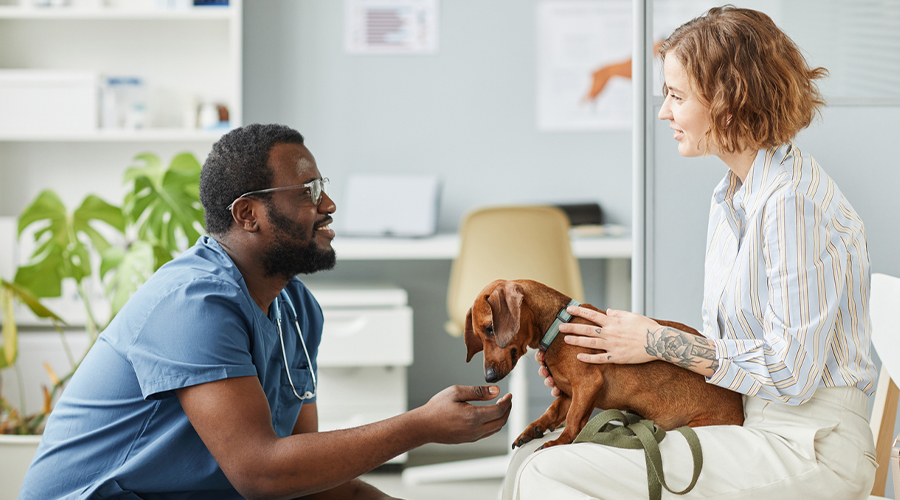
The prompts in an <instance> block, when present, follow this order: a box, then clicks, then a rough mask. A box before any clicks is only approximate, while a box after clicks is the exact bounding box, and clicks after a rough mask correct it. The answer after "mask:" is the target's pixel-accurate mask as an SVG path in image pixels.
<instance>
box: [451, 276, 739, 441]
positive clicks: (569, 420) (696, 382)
mask: <svg viewBox="0 0 900 500" xmlns="http://www.w3.org/2000/svg"><path fill="white" fill-rule="evenodd" d="M569 301H570V298H569V297H566V296H565V295H563V294H562V293H560V292H558V291H556V290H554V289H552V288H550V287H548V286H546V285H544V284H541V283H538V282H537V281H531V280H515V281H505V280H497V281H494V282H492V283H491V284H490V285H488V286H486V287H485V288H484V289H483V290H482V291H481V293H480V294H479V295H478V298H477V299H475V304H474V305H473V306H472V308H471V309H469V313H468V314H467V315H466V333H465V340H466V348H467V349H468V356H467V358H466V362H469V361H471V360H472V356H474V355H475V353H477V352H479V351H482V350H484V378H485V380H487V381H488V382H491V383H493V382H497V381H499V380H501V379H503V378H504V377H506V376H507V375H508V374H509V372H510V371H512V369H513V367H514V366H515V365H516V361H518V359H519V358H520V357H522V356H523V355H525V353H526V351H527V350H528V348H529V347H530V348H532V349H537V348H539V346H540V342H541V339H542V338H543V336H544V334H545V332H546V331H547V330H548V328H550V326H551V324H552V323H553V321H554V320H555V319H556V316H557V314H558V313H559V312H560V310H562V309H564V308H565V307H566V306H567V305H568V303H569ZM581 306H582V307H586V308H589V309H593V310H595V311H600V310H599V309H597V308H596V307H594V306H592V305H590V304H582V305H581ZM600 312H603V311H600ZM571 322H573V323H588V322H587V321H586V320H584V319H582V318H579V317H575V316H573V317H572V319H571ZM657 322H658V323H659V324H660V325H663V326H670V327H672V328H676V329H678V330H681V331H684V332H689V333H692V334H694V335H700V333H699V332H697V331H696V330H694V329H693V328H691V327H689V326H685V325H682V324H680V323H674V322H671V321H658V320H657ZM578 352H590V353H592V354H595V353H597V352H600V351H597V350H594V349H587V348H583V347H578V346H573V345H570V344H567V343H565V342H564V341H563V340H562V339H561V338H559V339H556V341H555V342H552V343H551V344H550V346H549V348H547V351H546V352H545V353H544V363H545V364H546V365H547V368H548V369H549V370H550V373H551V374H552V375H553V381H554V383H555V384H556V387H557V388H559V390H560V391H561V392H562V395H560V397H559V398H557V399H556V401H554V402H553V403H552V404H551V405H550V407H549V408H547V411H546V412H544V414H543V415H542V416H541V417H540V418H538V419H537V420H535V421H534V422H532V423H531V424H530V425H529V426H528V428H527V429H526V430H525V432H523V433H522V434H520V435H519V437H518V438H517V439H516V441H515V442H514V443H513V448H515V447H516V446H521V445H523V444H525V443H527V442H528V441H531V440H532V439H534V438H538V437H541V436H543V435H544V432H546V431H552V430H553V429H555V428H556V427H558V426H559V425H560V424H562V423H563V422H564V421H565V423H566V429H565V431H563V433H562V434H561V435H560V437H559V438H558V439H556V440H554V441H549V442H547V443H546V444H544V446H543V447H542V448H546V447H549V446H555V445H558V444H569V443H571V442H572V441H574V440H575V437H576V436H578V433H579V432H580V431H581V429H582V428H584V426H585V424H587V422H588V420H589V419H590V417H591V412H592V411H593V410H594V408H601V409H604V410H609V409H617V410H624V411H629V412H632V413H637V414H638V415H641V416H643V417H644V418H646V419H649V420H653V421H654V422H656V424H657V425H658V426H660V427H662V428H663V429H665V430H672V429H675V428H677V427H681V426H684V425H687V426H690V427H701V426H705V425H741V424H743V422H744V407H743V402H742V399H741V395H740V394H738V393H736V392H732V391H729V390H727V389H723V388H721V387H718V386H715V385H712V384H708V383H707V382H706V380H705V379H704V377H703V376H702V375H700V374H697V373H694V372H691V371H689V370H686V369H684V368H681V367H679V366H676V365H673V364H672V363H668V362H666V361H651V362H649V363H643V364H637V365H634V364H630V365H626V364H622V365H618V364H589V363H584V362H581V361H578V360H577V359H576V358H575V355H576V353H578Z"/></svg>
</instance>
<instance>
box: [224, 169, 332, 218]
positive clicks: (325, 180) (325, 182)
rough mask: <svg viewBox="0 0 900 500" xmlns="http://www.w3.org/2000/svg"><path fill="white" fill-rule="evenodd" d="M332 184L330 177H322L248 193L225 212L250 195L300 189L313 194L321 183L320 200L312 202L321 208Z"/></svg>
mask: <svg viewBox="0 0 900 500" xmlns="http://www.w3.org/2000/svg"><path fill="white" fill-rule="evenodd" d="M330 182H331V180H330V179H329V178H328V177H322V178H321V179H313V180H311V181H309V182H307V183H306V184H298V185H296V186H284V187H274V188H268V189H258V190H256V191H248V192H246V193H244V194H242V195H240V196H238V197H237V198H235V199H234V201H232V202H231V203H230V204H228V206H227V207H225V210H228V211H229V212H230V211H231V209H232V207H234V204H235V203H237V201H238V200H240V199H241V198H246V197H248V196H250V195H254V194H263V193H274V192H275V191H287V190H289V189H300V188H306V189H309V192H310V194H312V187H313V186H314V185H315V184H316V183H320V184H321V185H322V189H320V190H319V196H318V198H319V199H318V200H312V202H313V205H314V206H319V203H322V195H323V194H325V186H327V185H328V184H329V183H330Z"/></svg>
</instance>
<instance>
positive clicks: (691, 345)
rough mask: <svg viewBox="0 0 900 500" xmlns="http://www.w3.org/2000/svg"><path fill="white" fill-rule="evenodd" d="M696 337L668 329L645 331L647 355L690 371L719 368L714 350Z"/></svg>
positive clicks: (702, 339)
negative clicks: (701, 368) (692, 369)
mask: <svg viewBox="0 0 900 500" xmlns="http://www.w3.org/2000/svg"><path fill="white" fill-rule="evenodd" d="M705 340H706V339H705V338H704V337H698V336H696V335H691V334H689V333H685V332H682V331H681V330H676V329H674V328H670V327H663V328H660V329H659V330H656V331H655V332H654V331H651V330H647V346H646V349H647V354H649V355H650V356H653V357H655V358H659V359H662V360H664V361H668V362H670V363H673V364H675V365H678V366H680V367H682V368H687V369H688V370H690V369H691V368H695V367H705V368H709V369H711V370H712V371H716V370H717V369H718V368H719V360H717V359H716V350H715V348H713V347H710V346H709V345H708V344H707V343H706V342H705Z"/></svg>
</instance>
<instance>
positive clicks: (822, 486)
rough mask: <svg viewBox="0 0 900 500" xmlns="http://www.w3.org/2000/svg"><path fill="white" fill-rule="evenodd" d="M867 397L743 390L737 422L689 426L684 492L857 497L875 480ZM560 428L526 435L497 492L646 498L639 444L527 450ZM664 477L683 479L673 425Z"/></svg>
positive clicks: (526, 498) (788, 498) (557, 499)
mask: <svg viewBox="0 0 900 500" xmlns="http://www.w3.org/2000/svg"><path fill="white" fill-rule="evenodd" d="M867 414H868V398H867V396H866V395H865V394H864V393H863V392H862V391H860V390H859V389H856V388H851V387H837V388H827V389H822V388H820V389H817V390H816V392H815V394H814V395H813V397H812V399H810V400H809V401H807V402H806V403H804V404H802V405H799V406H789V405H784V404H777V403H771V402H767V401H764V400H762V399H759V398H756V397H748V396H744V415H745V421H744V425H743V426H742V427H738V426H733V425H724V426H710V427H697V428H695V429H694V430H695V431H696V432H697V436H698V437H699V438H700V443H701V445H702V448H703V470H702V472H701V473H700V477H699V479H698V481H697V484H696V486H695V487H694V489H693V490H692V491H691V492H690V493H688V494H687V495H684V496H675V495H672V494H671V493H669V492H667V491H666V490H665V489H664V490H663V494H662V497H663V498H664V499H665V498H668V499H675V498H686V499H687V498H724V499H744V498H747V499H757V500H758V499H763V500H779V499H785V500H796V499H806V498H810V499H812V498H814V499H832V498H834V499H865V498H868V495H869V492H870V491H871V489H872V484H873V483H874V481H875V467H876V465H875V444H874V441H873V438H872V432H871V430H870V428H869V424H868V417H867ZM558 432H559V431H557V432H554V433H551V434H550V435H548V436H545V437H544V438H541V439H539V440H535V441H532V442H531V443H528V444H527V445H526V446H524V447H523V448H522V449H520V450H519V451H518V452H517V453H516V454H515V455H514V457H513V460H512V462H511V464H510V468H509V471H508V472H507V476H506V480H505V481H504V487H503V493H502V498H503V499H504V500H511V499H516V500H531V499H540V500H546V499H550V498H552V499H554V500H569V499H572V500H574V499H578V500H588V499H598V500H599V499H604V500H611V499H632V498H634V499H645V498H647V495H648V493H647V469H646V465H645V462H644V452H643V450H627V449H620V448H612V447H608V446H604V445H599V444H594V443H579V444H572V445H565V446H554V447H552V448H548V449H546V450H541V451H538V452H535V451H534V450H535V449H536V448H537V447H538V446H540V444H541V443H543V442H544V441H546V440H548V439H554V438H555V436H556V435H558ZM660 451H661V453H662V459H663V471H664V473H665V480H666V482H667V483H668V485H669V488H671V489H672V490H674V491H680V490H682V489H684V488H685V487H686V486H687V485H688V484H689V483H690V480H691V473H692V468H693V462H692V460H691V452H690V449H689V448H688V445H687V442H686V441H685V439H684V437H683V436H682V435H681V433H678V432H668V433H667V434H666V437H665V439H663V441H662V442H661V443H660Z"/></svg>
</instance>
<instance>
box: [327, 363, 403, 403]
mask: <svg viewBox="0 0 900 500" xmlns="http://www.w3.org/2000/svg"><path fill="white" fill-rule="evenodd" d="M318 382H319V390H318V393H317V394H318V395H317V397H316V406H317V407H318V409H319V414H320V415H321V414H322V413H323V412H333V413H337V414H340V413H341V412H344V411H358V410H359V409H362V410H366V409H378V411H382V410H386V411H394V412H396V413H394V414H395V415H396V414H397V413H402V412H404V411H406V368H403V367H358V368H327V367H326V368H319V380H318Z"/></svg>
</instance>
